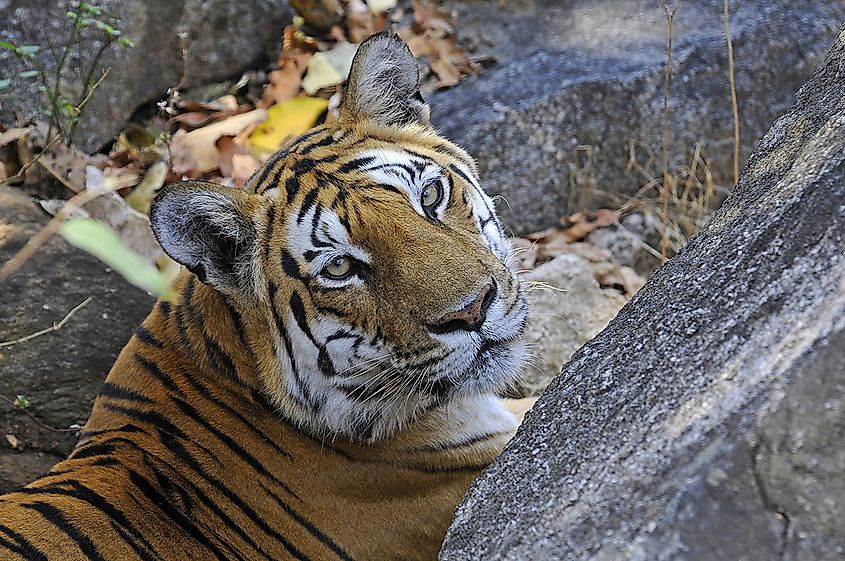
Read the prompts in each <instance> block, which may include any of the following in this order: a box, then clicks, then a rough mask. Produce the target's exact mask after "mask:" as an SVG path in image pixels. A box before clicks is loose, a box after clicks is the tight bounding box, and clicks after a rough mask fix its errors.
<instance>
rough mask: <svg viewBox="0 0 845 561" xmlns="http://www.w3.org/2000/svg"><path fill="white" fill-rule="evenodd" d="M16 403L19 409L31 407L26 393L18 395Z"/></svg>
mask: <svg viewBox="0 0 845 561" xmlns="http://www.w3.org/2000/svg"><path fill="white" fill-rule="evenodd" d="M14 405H15V407H17V408H18V409H26V408H27V407H29V398H27V397H26V396H25V395H16V396H15V401H14Z"/></svg>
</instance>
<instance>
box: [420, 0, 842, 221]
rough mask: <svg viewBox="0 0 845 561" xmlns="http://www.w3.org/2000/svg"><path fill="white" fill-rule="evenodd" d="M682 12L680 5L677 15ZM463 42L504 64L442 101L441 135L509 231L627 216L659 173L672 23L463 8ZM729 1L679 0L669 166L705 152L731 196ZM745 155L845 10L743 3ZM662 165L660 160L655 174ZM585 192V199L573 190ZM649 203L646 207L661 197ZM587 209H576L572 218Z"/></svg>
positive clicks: (575, 12) (525, 6) (643, 2)
mask: <svg viewBox="0 0 845 561" xmlns="http://www.w3.org/2000/svg"><path fill="white" fill-rule="evenodd" d="M670 4H671V3H670ZM450 5H451V6H453V8H454V9H455V10H456V11H457V13H458V25H459V34H460V36H461V37H462V38H465V39H470V40H471V41H472V42H473V43H475V44H476V45H477V46H478V51H477V53H475V54H477V55H481V54H492V55H493V56H495V57H496V58H497V59H498V62H499V63H498V64H497V65H495V66H493V67H492V68H490V69H488V70H486V71H485V72H483V73H482V74H481V75H480V76H478V77H475V78H471V79H468V80H466V81H464V82H462V83H461V84H460V85H459V86H458V87H456V88H454V89H452V90H447V91H443V92H439V93H437V94H435V95H434V96H432V98H431V103H432V110H433V121H434V123H435V124H436V125H437V126H438V127H439V128H440V129H441V130H442V131H443V132H444V133H445V134H446V135H447V136H449V137H450V138H452V139H453V140H455V141H456V142H458V143H459V144H461V145H462V146H464V147H465V148H467V149H468V150H469V151H470V153H472V154H473V155H474V156H475V157H477V158H478V160H479V165H480V170H481V175H482V179H483V180H484V185H485V187H486V189H487V190H488V191H489V192H490V193H491V194H502V195H504V197H505V198H506V200H507V201H508V203H509V204H508V205H500V212H501V215H502V217H503V219H504V221H505V223H506V224H508V225H509V226H511V227H512V228H513V229H514V230H515V231H516V232H517V233H518V234H523V233H526V232H529V231H533V230H540V229H542V228H545V227H546V226H548V225H549V224H553V223H555V222H556V221H557V219H558V217H560V216H562V215H564V214H566V213H567V205H568V203H569V202H571V205H570V206H571V207H579V208H580V207H582V206H584V205H591V206H605V205H609V206H612V207H613V208H618V207H619V205H620V203H621V202H624V201H626V200H627V199H628V197H630V196H631V195H633V194H634V193H636V192H637V191H638V190H639V189H640V188H641V187H642V186H643V185H645V184H646V183H648V179H646V178H645V177H644V176H643V175H642V174H641V173H638V172H636V171H632V170H629V169H628V166H627V163H628V160H629V142H630V141H634V142H635V143H636V144H637V146H638V147H639V148H638V149H637V159H638V162H639V163H640V164H641V165H642V166H644V167H645V168H647V169H648V170H649V173H651V174H653V175H655V176H659V175H660V171H659V170H660V166H661V164H660V157H661V156H660V154H661V146H662V117H661V115H662V107H663V67H664V62H665V60H666V37H667V33H666V16H665V14H664V12H663V9H662V7H661V6H660V2H655V1H653V0H621V1H620V0H575V1H570V2H560V1H558V0H510V1H509V2H507V3H506V5H505V6H504V7H503V6H502V3H500V2H489V1H486V0H453V1H452V2H451V3H450ZM722 5H723V3H722V1H721V0H703V1H700V2H681V4H680V7H679V9H678V11H677V14H676V16H675V21H674V33H673V35H674V48H673V66H674V69H675V71H674V75H673V78H672V82H671V85H670V114H671V119H670V127H671V135H672V136H671V150H670V155H671V161H672V169H673V170H675V171H678V170H682V169H683V168H684V167H687V168H688V167H689V165H690V162H691V158H692V153H693V150H694V148H695V146H696V144H701V145H702V146H703V154H704V156H705V158H706V159H707V161H708V162H709V164H710V166H711V171H712V172H713V174H714V179H715V181H716V183H717V184H720V185H725V186H727V185H730V184H731V183H732V180H731V177H732V175H731V174H732V172H731V162H732V151H733V141H732V138H733V136H732V135H733V132H732V127H733V119H732V116H731V104H730V93H729V88H728V77H727V76H728V74H727V49H726V42H725V36H724V31H723V27H722ZM731 9H732V10H733V13H732V15H731V34H732V36H733V38H734V52H735V58H736V84H737V95H738V98H739V113H740V122H741V123H742V129H741V144H742V157H743V161H744V159H745V158H746V157H747V156H748V155H749V154H750V153H751V150H752V148H753V146H754V143H755V142H757V140H758V139H759V138H760V137H762V135H763V134H764V133H765V132H766V130H768V128H769V127H770V126H771V124H772V122H773V121H774V120H775V118H776V117H778V116H779V115H781V114H783V112H784V111H785V110H786V109H787V108H788V107H789V105H790V104H791V102H792V95H793V93H794V92H795V91H796V90H797V89H798V88H799V86H800V85H801V84H802V83H803V82H804V81H805V80H806V79H807V77H808V76H809V75H810V73H811V72H812V69H813V68H815V67H816V66H817V65H818V63H819V62H820V60H821V57H822V56H823V55H824V52H825V51H826V49H827V47H828V46H829V45H830V43H831V42H832V41H833V38H834V37H835V35H836V29H838V27H839V26H840V25H841V24H842V22H843V21H845V4H843V3H842V2H840V1H839V0H816V1H814V2H793V1H790V0H748V1H743V2H731ZM650 155H656V158H657V159H656V160H652V162H651V163H650V164H649V163H648V160H649V157H650ZM571 188H574V189H571ZM655 195H656V193H654V192H653V190H652V191H649V192H647V193H644V194H643V196H646V197H650V198H652V199H653V198H654V197H655ZM574 210H577V208H569V211H574Z"/></svg>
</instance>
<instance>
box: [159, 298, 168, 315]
mask: <svg viewBox="0 0 845 561" xmlns="http://www.w3.org/2000/svg"><path fill="white" fill-rule="evenodd" d="M156 306H157V307H158V311H159V312H161V313H162V315H164V316H165V317H167V316H169V315H170V302H168V301H167V300H159V301H158V302H157V303H156Z"/></svg>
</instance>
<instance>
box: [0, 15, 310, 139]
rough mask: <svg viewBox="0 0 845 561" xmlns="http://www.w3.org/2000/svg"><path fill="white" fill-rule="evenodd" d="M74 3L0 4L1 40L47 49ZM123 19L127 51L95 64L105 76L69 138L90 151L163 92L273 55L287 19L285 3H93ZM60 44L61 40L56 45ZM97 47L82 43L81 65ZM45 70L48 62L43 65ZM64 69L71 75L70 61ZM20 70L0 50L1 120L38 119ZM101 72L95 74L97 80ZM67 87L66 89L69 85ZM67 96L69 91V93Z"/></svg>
mask: <svg viewBox="0 0 845 561" xmlns="http://www.w3.org/2000/svg"><path fill="white" fill-rule="evenodd" d="M76 3H77V2H76V1H75V0H58V1H57V0H0V22H2V23H0V35H2V37H3V40H4V41H12V42H14V43H17V44H20V45H40V46H41V47H42V49H43V50H45V51H48V49H47V45H49V44H51V43H53V44H56V43H60V42H63V41H65V40H66V39H67V36H68V29H69V26H70V25H71V20H70V18H68V17H67V16H66V15H65V13H66V12H67V11H68V10H71V9H73V8H74V7H75V6H76ZM94 3H95V4H97V5H98V6H101V7H102V8H104V9H105V10H106V11H107V12H108V13H109V14H112V15H114V16H116V17H118V18H120V19H121V29H122V30H123V31H124V36H126V37H129V38H131V39H132V40H133V41H135V47H133V48H131V49H117V48H114V47H113V48H111V49H109V51H107V53H106V55H105V56H104V57H103V59H102V64H101V67H102V68H103V69H105V68H108V69H109V75H108V77H107V78H106V79H105V80H104V81H103V83H102V86H101V87H100V88H99V89H98V91H97V92H95V94H94V95H93V96H92V97H91V100H90V102H89V103H88V104H87V105H86V107H85V110H84V111H83V112H82V115H81V122H80V124H79V127H78V129H77V131H76V134H75V136H74V139H75V141H76V142H77V144H78V145H79V146H80V147H82V148H83V149H85V150H88V151H93V150H97V149H99V148H100V147H102V146H104V145H107V144H108V143H110V142H111V141H112V140H113V139H114V138H115V137H116V136H117V134H118V133H119V132H120V131H121V129H122V128H123V126H124V125H125V124H126V122H127V121H128V120H129V118H130V117H131V116H132V113H133V112H134V111H135V110H136V109H137V108H138V107H139V106H140V105H141V104H143V103H146V102H150V101H158V100H160V99H164V98H165V97H166V94H167V89H168V88H175V87H177V86H178V87H180V88H186V87H190V86H195V85H201V84H206V83H209V82H213V81H216V80H221V79H225V78H235V79H237V78H238V74H239V73H240V72H242V71H243V70H245V69H246V68H248V67H250V66H251V65H254V64H255V63H256V61H257V60H258V59H261V58H262V57H275V56H276V54H277V53H278V49H279V47H280V46H281V37H282V29H283V27H284V26H285V25H286V24H287V23H289V22H290V21H291V17H292V15H293V13H292V11H291V10H290V8H289V7H288V4H287V1H286V0H245V1H239V2H232V1H230V0H180V1H175V2H174V1H170V0H104V1H100V2H94ZM62 44H63V43H62ZM98 48H99V44H98V43H96V42H94V41H91V40H89V41H87V43H86V47H85V49H84V53H85V54H84V56H83V63H86V62H88V61H90V60H92V59H93V57H94V53H95V52H96V50H97V49H98ZM47 62H48V66H52V61H50V60H48V61H47ZM69 67H70V68H71V69H72V70H74V71H73V72H69V73H68V74H69V75H70V76H76V73H75V68H76V59H75V58H74V57H71V59H70V61H69ZM23 69H24V67H23V66H22V65H21V64H20V63H19V61H17V60H16V59H15V57H14V56H13V55H11V54H10V53H9V52H6V51H4V50H0V78H11V79H12V80H13V83H12V86H11V87H10V88H9V89H7V90H4V91H3V94H4V96H8V97H6V98H5V99H4V100H2V101H0V121H1V122H4V123H9V122H13V121H14V117H15V113H20V114H22V115H32V114H38V110H39V107H40V104H41V98H40V94H39V92H38V86H39V85H40V82H39V81H38V80H37V79H21V78H18V73H19V72H20V71H21V70H23ZM98 76H99V73H95V78H96V77H98ZM73 87H74V86H73V84H72V83H71V84H69V88H73ZM69 91H72V89H69Z"/></svg>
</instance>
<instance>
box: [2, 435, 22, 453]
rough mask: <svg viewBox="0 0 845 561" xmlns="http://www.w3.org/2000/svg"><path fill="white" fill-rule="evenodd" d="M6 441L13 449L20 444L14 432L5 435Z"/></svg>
mask: <svg viewBox="0 0 845 561" xmlns="http://www.w3.org/2000/svg"><path fill="white" fill-rule="evenodd" d="M6 442H8V443H9V446H11V447H12V448H14V449H17V448H18V447H19V446H20V444H21V443H20V440H18V437H16V436H15V435H14V434H7V435H6Z"/></svg>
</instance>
